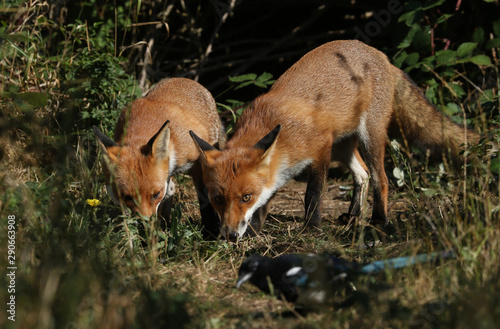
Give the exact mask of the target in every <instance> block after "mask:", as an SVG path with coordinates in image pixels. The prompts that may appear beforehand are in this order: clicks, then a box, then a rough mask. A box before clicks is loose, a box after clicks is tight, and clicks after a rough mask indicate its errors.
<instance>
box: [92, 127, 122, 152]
mask: <svg viewBox="0 0 500 329" xmlns="http://www.w3.org/2000/svg"><path fill="white" fill-rule="evenodd" d="M92 129H93V130H94V134H95V135H96V136H97V138H98V139H99V141H100V142H101V144H102V146H104V147H105V148H108V147H112V146H118V144H116V142H115V141H114V140H112V139H111V138H109V137H108V136H106V135H104V133H103V132H102V131H100V130H99V128H97V127H96V126H92Z"/></svg>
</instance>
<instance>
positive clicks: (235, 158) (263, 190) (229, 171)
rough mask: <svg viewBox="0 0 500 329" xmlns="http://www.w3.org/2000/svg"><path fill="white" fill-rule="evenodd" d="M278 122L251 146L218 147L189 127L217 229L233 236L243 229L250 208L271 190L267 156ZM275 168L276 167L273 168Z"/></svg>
mask: <svg viewBox="0 0 500 329" xmlns="http://www.w3.org/2000/svg"><path fill="white" fill-rule="evenodd" d="M280 130H281V125H278V126H277V127H276V128H275V129H273V130H272V131H271V132H270V133H269V134H267V135H266V136H265V137H264V138H262V139H261V140H260V141H259V142H258V143H257V144H255V145H254V146H253V147H234V148H228V149H226V150H224V151H219V150H217V149H216V148H214V147H213V146H212V145H210V144H209V143H207V142H206V141H204V140H203V139H201V138H199V137H198V136H196V134H194V133H193V132H192V131H190V134H191V137H192V138H193V140H194V142H195V144H196V145H197V146H198V148H199V150H200V153H201V156H200V159H201V163H202V171H203V182H204V184H205V186H206V188H207V190H208V197H209V199H210V202H211V203H212V205H213V207H214V209H215V210H216V211H217V213H218V215H219V219H220V232H221V234H222V236H224V237H225V238H226V239H228V240H233V241H234V240H236V239H238V238H239V237H242V236H243V234H244V233H245V232H246V230H247V228H248V225H249V223H250V220H251V218H252V215H253V214H254V212H255V211H256V210H257V209H258V208H260V207H261V206H264V205H265V204H266V203H267V202H268V200H269V199H270V198H271V196H272V194H273V193H274V187H273V186H274V179H275V177H274V176H275V175H274V170H273V163H272V161H271V159H272V158H273V154H274V151H275V145H276V141H277V137H278V134H279V132H280ZM274 169H276V168H274Z"/></svg>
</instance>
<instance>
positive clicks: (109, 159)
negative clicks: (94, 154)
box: [92, 126, 120, 176]
mask: <svg viewBox="0 0 500 329" xmlns="http://www.w3.org/2000/svg"><path fill="white" fill-rule="evenodd" d="M92 129H93V130H94V134H95V135H96V136H97V140H98V141H99V146H100V148H101V151H102V157H101V158H102V160H103V163H102V165H103V169H104V170H105V171H107V172H108V173H109V174H112V173H114V172H115V163H116V161H117V158H116V152H115V151H116V149H114V150H113V152H110V150H109V148H111V147H118V148H119V147H120V146H119V145H118V144H117V143H116V142H115V141H113V140H112V139H111V138H109V137H108V136H106V135H105V134H104V133H103V132H102V131H100V130H99V129H98V128H97V127H96V126H92ZM107 176H109V175H107Z"/></svg>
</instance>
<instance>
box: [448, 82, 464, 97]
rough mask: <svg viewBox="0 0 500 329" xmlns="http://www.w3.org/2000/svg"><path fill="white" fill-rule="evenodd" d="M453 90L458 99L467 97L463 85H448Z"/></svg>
mask: <svg viewBox="0 0 500 329" xmlns="http://www.w3.org/2000/svg"><path fill="white" fill-rule="evenodd" d="M448 85H449V86H450V87H451V89H452V90H453V91H454V92H455V94H456V95H457V97H458V98H461V97H463V96H464V95H465V91H464V88H462V86H461V85H459V84H457V83H451V84H448Z"/></svg>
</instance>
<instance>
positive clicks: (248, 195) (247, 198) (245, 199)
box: [241, 193, 252, 202]
mask: <svg viewBox="0 0 500 329" xmlns="http://www.w3.org/2000/svg"><path fill="white" fill-rule="evenodd" d="M251 199H252V195H251V194H250V193H248V194H245V195H244V196H243V197H242V198H241V201H243V202H248V201H250V200H251Z"/></svg>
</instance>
